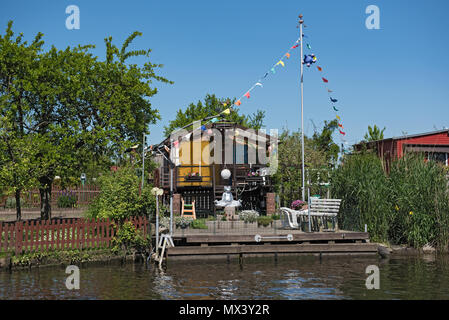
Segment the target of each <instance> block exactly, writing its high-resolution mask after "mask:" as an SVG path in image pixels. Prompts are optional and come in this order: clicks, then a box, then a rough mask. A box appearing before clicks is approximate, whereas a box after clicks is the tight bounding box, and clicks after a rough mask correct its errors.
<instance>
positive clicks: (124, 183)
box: [87, 166, 156, 221]
mask: <svg viewBox="0 0 449 320" xmlns="http://www.w3.org/2000/svg"><path fill="white" fill-rule="evenodd" d="M140 182H141V179H140V177H139V176H137V175H136V173H135V171H134V169H133V168H132V167H129V166H125V167H122V168H120V169H119V170H117V171H116V172H109V173H108V174H105V175H103V176H101V177H100V178H99V179H98V183H99V185H100V190H101V193H100V195H99V196H98V197H97V198H95V200H94V201H93V202H92V204H91V205H90V206H89V210H88V212H87V215H88V217H91V218H112V219H115V220H119V221H122V220H124V219H126V218H129V217H133V216H142V215H149V214H153V213H154V212H155V208H156V204H155V203H156V202H155V197H154V195H152V194H151V188H152V186H151V185H149V184H148V183H147V184H145V186H144V188H143V190H142V192H141V194H139V191H140Z"/></svg>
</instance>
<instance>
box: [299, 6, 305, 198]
mask: <svg viewBox="0 0 449 320" xmlns="http://www.w3.org/2000/svg"><path fill="white" fill-rule="evenodd" d="M298 17H299V44H300V46H301V56H300V59H301V60H300V66H301V79H300V82H301V149H302V201H306V199H305V198H306V196H305V191H306V189H305V174H304V171H305V170H304V78H303V77H304V64H303V60H302V59H303V57H302V56H303V46H302V25H303V23H304V20H302V17H303V15H302V14H300V15H299V16H298Z"/></svg>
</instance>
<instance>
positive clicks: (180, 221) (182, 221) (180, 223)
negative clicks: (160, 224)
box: [175, 216, 193, 229]
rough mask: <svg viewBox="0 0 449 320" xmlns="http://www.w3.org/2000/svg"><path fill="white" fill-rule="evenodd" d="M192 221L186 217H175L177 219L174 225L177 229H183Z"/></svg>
mask: <svg viewBox="0 0 449 320" xmlns="http://www.w3.org/2000/svg"><path fill="white" fill-rule="evenodd" d="M192 220H193V219H192V218H190V217H189V218H188V217H181V216H177V217H175V225H176V227H178V228H181V229H185V228H187V227H188V226H190V224H191V223H192Z"/></svg>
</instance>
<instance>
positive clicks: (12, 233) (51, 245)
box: [0, 217, 149, 254]
mask: <svg viewBox="0 0 449 320" xmlns="http://www.w3.org/2000/svg"><path fill="white" fill-rule="evenodd" d="M128 221H131V222H132V223H133V224H134V226H135V227H136V228H137V229H138V230H141V232H142V233H143V234H147V233H148V228H149V223H148V219H147V218H146V217H136V218H133V219H130V220H128ZM116 226H117V223H116V222H114V221H113V220H110V219H103V220H94V219H84V218H80V219H52V220H35V221H25V222H23V221H20V222H13V223H5V222H0V252H11V251H13V252H15V253H16V254H20V253H21V252H35V251H47V250H65V249H85V248H107V247H109V246H110V244H111V240H112V239H113V238H114V236H115V235H116V232H117V228H116Z"/></svg>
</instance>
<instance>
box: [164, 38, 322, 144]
mask: <svg viewBox="0 0 449 320" xmlns="http://www.w3.org/2000/svg"><path fill="white" fill-rule="evenodd" d="M303 36H304V35H303ZM299 43H300V38H298V39H297V40H296V41H295V42H294V43H293V45H292V46H291V47H290V48H289V49H288V50H287V52H286V53H284V55H282V57H281V58H280V59H279V60H278V61H277V62H276V63H275V64H274V65H273V66H272V67H271V68H270V69H268V70H267V71H266V72H265V73H264V74H263V76H262V77H261V78H259V79H258V80H257V81H256V83H254V84H253V85H252V86H251V87H250V88H249V89H248V90H246V91H245V93H244V94H242V95H241V96H240V97H239V98H238V99H237V100H236V101H235V102H234V103H233V104H230V102H229V103H227V102H223V103H222V104H223V106H224V107H227V108H226V109H225V110H223V111H221V112H220V113H219V114H217V115H215V116H212V117H207V118H204V119H202V120H201V122H202V123H205V124H203V125H202V126H201V127H199V128H196V129H194V130H193V131H192V132H190V133H188V134H187V135H185V136H184V137H183V138H182V140H184V141H185V140H190V136H191V134H192V133H194V132H195V131H196V130H201V131H206V124H207V123H209V122H210V123H215V122H217V121H218V120H219V118H220V117H222V116H224V115H229V114H230V113H231V111H232V108H233V106H240V105H241V104H242V100H244V98H246V99H250V98H251V92H252V91H253V90H254V89H255V88H256V87H260V88H263V82H264V81H265V79H266V78H267V77H268V75H269V74H270V73H272V74H275V73H276V68H277V67H278V66H282V67H285V62H286V59H289V58H290V57H291V51H292V50H294V49H296V48H298V47H299ZM312 59H313V57H312ZM315 61H316V58H315ZM228 104H230V105H229V106H228ZM192 124H193V123H191V124H188V125H187V126H184V127H183V129H184V128H187V127H190V126H191V125H192ZM207 133H209V134H212V130H211V129H209V130H207ZM173 146H174V147H175V148H177V147H178V146H179V142H178V141H175V142H173ZM165 150H166V151H167V152H168V151H169V150H170V149H169V148H168V147H167V148H165Z"/></svg>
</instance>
